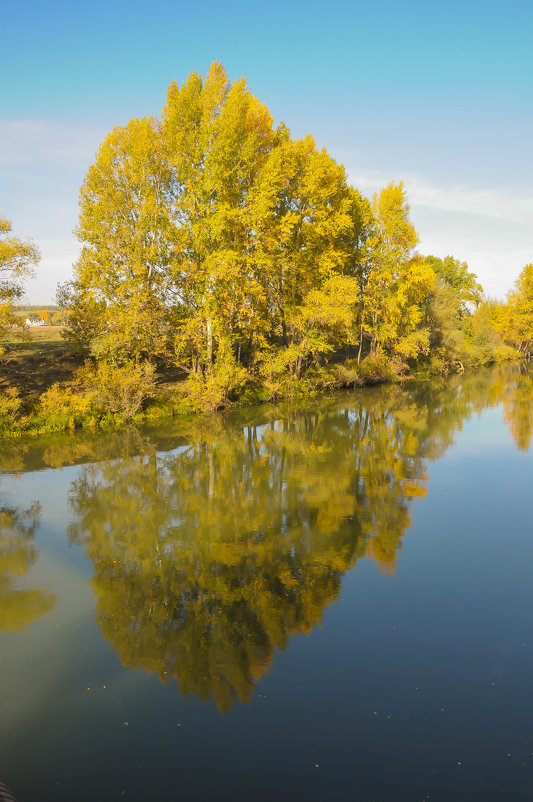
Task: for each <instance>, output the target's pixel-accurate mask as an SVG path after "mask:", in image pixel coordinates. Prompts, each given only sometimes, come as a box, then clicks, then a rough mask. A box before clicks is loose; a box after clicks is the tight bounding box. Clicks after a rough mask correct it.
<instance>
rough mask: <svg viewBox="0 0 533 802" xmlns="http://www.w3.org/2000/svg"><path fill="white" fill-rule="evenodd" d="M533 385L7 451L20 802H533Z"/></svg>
mask: <svg viewBox="0 0 533 802" xmlns="http://www.w3.org/2000/svg"><path fill="white" fill-rule="evenodd" d="M532 437H533V372H531V371H530V372H528V370H527V368H526V367H524V366H520V365H511V366H508V367H506V368H505V369H491V370H483V371H479V372H476V373H472V374H469V375H466V374H465V375H463V376H452V377H448V378H446V379H444V378H442V379H441V378H439V379H435V380H433V381H431V382H417V383H415V382H412V383H407V384H405V385H403V386H400V385H398V386H388V387H379V388H367V389H363V390H357V391H354V392H345V393H342V394H336V395H333V396H330V397H324V398H321V399H314V400H310V401H307V402H305V403H301V404H299V405H298V406H297V407H296V406H293V405H290V404H287V405H280V406H265V407H256V408H252V409H246V410H234V411H228V412H225V413H219V414H214V415H211V416H205V417H197V418H194V419H191V420H183V421H178V422H176V421H173V422H171V423H168V424H166V425H165V426H159V427H151V428H144V429H126V430H123V431H118V432H113V433H107V434H105V433H104V434H98V435H96V434H90V433H85V432H81V433H76V434H74V435H68V436H61V437H50V438H47V439H43V440H24V441H22V440H21V441H15V442H12V443H7V442H4V443H3V444H2V445H1V446H0V470H1V475H0V524H1V534H0V706H1V708H0V709H1V713H0V780H2V781H3V782H4V783H6V784H7V785H8V786H9V788H10V790H11V792H12V793H13V794H14V795H15V796H16V797H17V800H18V802H53V801H54V802H55V801H56V800H57V801H58V802H67V801H68V802H89V801H91V802H93V801H94V800H98V802H112V800H117V802H120V801H121V800H126V802H141V800H142V802H152V800H153V801H154V802H156V801H157V802H159V801H160V800H161V802H162V801H163V800H180V802H187V801H188V800H195V802H196V801H197V800H211V799H213V800H222V802H224V801H225V800H232V802H240V800H243V801H244V800H254V801H256V800H257V801H259V800H265V801H266V800H269V801H270V800H291V802H292V801H293V800H321V801H322V800H324V802H327V801H328V800H351V801H353V802H403V801H404V800H405V802H413V801H416V802H422V801H425V800H430V801H431V802H449V800H454V802H462V801H463V800H464V802H466V800H468V802H475V801H477V800H483V802H490V801H491V800H494V802H496V801H498V802H499V801H500V800H511V799H512V800H513V802H517V800H531V799H532V798H533V727H532V724H531V722H532V720H533V686H532V678H533V581H532V566H533V524H532V512H531V511H532V498H533V449H532V448H531V441H532Z"/></svg>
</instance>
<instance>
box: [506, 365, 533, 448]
mask: <svg viewBox="0 0 533 802" xmlns="http://www.w3.org/2000/svg"><path fill="white" fill-rule="evenodd" d="M532 399H533V376H532V375H531V373H528V372H526V371H525V370H522V371H520V373H519V374H518V376H517V379H516V381H515V382H514V384H511V385H510V386H509V388H508V390H507V392H506V394H505V395H504V398H503V407H504V420H505V423H506V424H507V425H508V426H509V429H510V431H511V434H512V435H513V440H514V441H515V443H516V447H517V448H519V449H520V450H521V451H528V449H529V446H530V445H531V437H532V434H533V403H532Z"/></svg>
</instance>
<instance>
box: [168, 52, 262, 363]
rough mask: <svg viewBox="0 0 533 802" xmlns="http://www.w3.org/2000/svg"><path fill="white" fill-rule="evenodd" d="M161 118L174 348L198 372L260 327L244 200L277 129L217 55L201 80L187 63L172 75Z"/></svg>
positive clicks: (237, 345) (257, 287)
mask: <svg viewBox="0 0 533 802" xmlns="http://www.w3.org/2000/svg"><path fill="white" fill-rule="evenodd" d="M163 121H164V135H165V141H166V144H167V148H168V153H169V159H170V163H171V165H172V169H173V171H174V216H173V220H174V224H175V226H176V230H177V232H178V237H177V240H178V242H179V250H178V252H177V266H176V273H175V276H174V281H175V285H176V287H177V293H178V304H177V306H176V314H177V321H178V325H177V334H176V353H177V357H178V359H179V360H181V363H182V364H183V365H184V367H186V368H187V369H193V370H195V369H197V368H198V367H202V369H203V371H204V372H205V371H209V370H210V368H211V365H212V364H213V361H214V359H215V357H216V356H217V355H218V356H219V358H222V357H224V356H227V355H228V351H229V350H230V349H235V350H239V349H240V346H241V341H242V340H243V337H246V336H247V334H248V332H249V331H250V330H252V331H254V330H256V329H258V328H259V323H258V321H257V319H255V320H254V309H255V308H257V306H258V301H259V298H260V295H261V287H260V286H259V285H258V282H257V279H256V277H255V276H254V274H253V271H252V270H251V269H250V255H249V252H248V250H247V247H246V239H247V237H246V224H247V220H246V217H247V212H246V207H247V203H248V196H249V193H250V189H251V187H252V186H253V184H254V181H255V180H256V177H257V175H258V173H259V171H260V170H261V167H262V164H263V163H264V161H265V159H266V156H267V154H268V152H269V150H270V148H271V147H272V145H273V143H274V139H275V134H274V131H273V129H272V118H271V116H270V113H269V112H268V110H267V109H266V107H265V106H264V105H262V104H261V103H259V101H258V100H257V98H255V97H254V96H253V95H252V94H251V93H250V91H249V89H248V87H247V86H246V82H245V80H244V79H241V80H239V81H237V82H235V83H234V84H233V85H232V84H231V83H230V82H229V80H228V78H227V75H226V73H225V71H224V69H223V68H222V66H221V65H220V64H216V63H215V64H213V65H212V67H211V69H210V70H209V72H208V74H207V77H206V79H205V81H204V80H203V79H202V78H201V76H199V75H197V74H196V73H193V74H192V75H190V76H189V78H188V79H187V81H185V82H184V83H183V85H182V86H181V87H179V86H178V85H177V84H176V83H172V84H171V85H170V87H169V90H168V96H167V105H166V107H165V109H164V110H163ZM259 305H260V303H259Z"/></svg>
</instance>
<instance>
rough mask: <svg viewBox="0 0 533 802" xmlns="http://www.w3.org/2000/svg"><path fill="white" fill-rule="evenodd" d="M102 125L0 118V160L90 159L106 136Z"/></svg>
mask: <svg viewBox="0 0 533 802" xmlns="http://www.w3.org/2000/svg"><path fill="white" fill-rule="evenodd" d="M105 133H106V131H105V130H104V129H103V128H102V129H100V128H96V127H94V128H91V127H88V126H87V125H82V124H80V125H67V124H65V123H60V122H55V121H53V120H40V119H26V120H0V164H3V165H16V164H36V163H38V162H42V161H43V160H45V159H46V161H48V162H50V161H52V162H56V163H57V162H62V163H66V164H79V163H80V162H81V163H87V164H88V163H89V161H92V159H93V157H94V154H95V152H96V149H97V148H98V145H99V143H100V142H101V141H102V139H103V137H104V136H105Z"/></svg>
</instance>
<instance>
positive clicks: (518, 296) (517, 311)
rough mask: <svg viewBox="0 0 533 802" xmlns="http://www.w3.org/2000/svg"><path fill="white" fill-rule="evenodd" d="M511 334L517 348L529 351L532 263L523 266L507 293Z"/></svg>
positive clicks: (532, 315) (532, 321)
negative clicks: (512, 286)
mask: <svg viewBox="0 0 533 802" xmlns="http://www.w3.org/2000/svg"><path fill="white" fill-rule="evenodd" d="M508 305H509V312H510V328H511V332H510V333H511V336H512V337H513V339H514V343H513V344H515V345H516V346H517V347H518V350H519V351H521V352H522V353H530V352H531V347H532V343H533V263H532V264H528V265H526V266H525V267H524V269H523V270H522V272H521V273H520V275H519V276H518V278H517V280H516V282H515V285H514V289H513V290H512V292H511V293H510V294H509V300H508Z"/></svg>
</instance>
